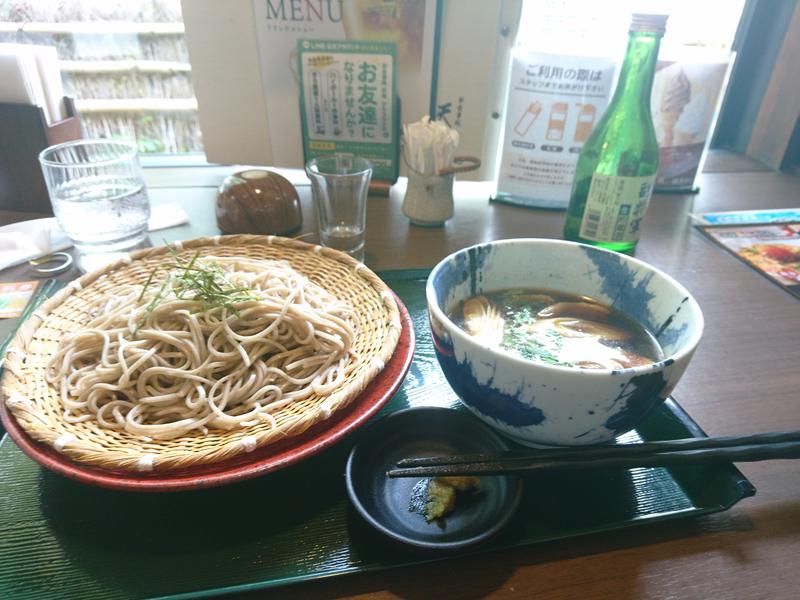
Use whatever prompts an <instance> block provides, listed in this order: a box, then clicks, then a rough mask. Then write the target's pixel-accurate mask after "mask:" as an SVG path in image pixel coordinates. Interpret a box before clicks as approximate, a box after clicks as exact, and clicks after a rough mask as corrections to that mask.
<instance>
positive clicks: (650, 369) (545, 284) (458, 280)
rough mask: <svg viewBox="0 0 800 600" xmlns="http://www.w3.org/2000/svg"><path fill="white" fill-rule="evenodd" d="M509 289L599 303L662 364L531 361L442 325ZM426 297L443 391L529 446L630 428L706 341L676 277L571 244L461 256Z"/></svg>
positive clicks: (434, 277) (507, 247)
mask: <svg viewBox="0 0 800 600" xmlns="http://www.w3.org/2000/svg"><path fill="white" fill-rule="evenodd" d="M515 287H532V288H548V289H552V290H559V291H564V292H570V293H573V294H580V295H586V296H591V297H593V298H596V299H598V300H601V301H602V302H605V303H607V304H609V305H611V306H612V307H614V308H616V309H619V310H621V311H623V312H624V313H626V314H627V315H628V316H630V317H633V318H634V319H636V320H638V321H639V322H640V323H641V324H642V325H644V326H645V327H647V328H648V329H649V330H650V331H651V332H652V333H653V334H654V335H655V337H656V339H657V340H658V342H659V344H660V345H661V348H662V349H663V351H664V356H665V358H664V360H661V361H659V362H656V363H652V364H648V365H643V366H639V367H634V368H630V369H622V370H616V371H612V370H605V369H602V370H601V369H597V370H595V369H579V368H575V367H564V366H554V365H547V364H540V363H534V362H532V361H529V360H525V359H523V358H519V357H517V356H514V355H512V354H510V353H508V352H505V351H503V350H500V349H497V348H489V347H487V346H486V345H484V344H482V343H481V342H479V341H478V340H476V339H475V338H473V337H471V336H470V335H469V334H467V333H466V332H465V331H463V330H462V329H460V328H459V327H458V326H456V325H455V323H453V322H452V321H451V320H450V319H449V318H448V317H447V312H448V311H449V310H451V309H452V308H454V307H455V306H456V305H457V304H458V303H459V302H461V301H462V300H465V299H467V298H469V297H470V296H472V295H475V294H480V293H483V292H484V291H493V290H500V289H507V288H515ZM426 295H427V301H428V315H429V318H430V325H431V332H432V334H433V341H434V346H435V348H436V355H437V357H438V359H439V364H441V366H442V370H443V371H444V373H445V376H446V377H447V380H448V381H449V382H450V385H451V386H452V387H453V389H454V390H455V392H456V393H457V394H458V395H459V397H460V398H461V400H462V402H463V403H464V404H465V405H466V406H467V408H469V409H470V410H471V411H472V412H473V413H474V414H475V415H477V416H478V417H480V418H481V419H483V420H484V421H485V422H486V423H488V424H489V425H491V426H492V427H494V428H495V429H497V430H498V431H500V432H501V433H503V434H505V435H507V436H508V437H511V438H513V439H514V440H516V441H518V442H521V443H523V444H528V445H560V446H577V445H585V444H597V443H602V442H607V441H610V440H612V439H614V438H615V437H616V436H618V435H619V434H621V433H624V432H626V431H629V430H631V429H634V428H635V427H636V426H638V425H639V424H641V423H642V422H643V421H644V420H645V418H646V417H647V416H648V414H649V413H650V411H651V410H653V408H655V407H656V406H657V405H658V404H659V403H660V402H662V401H663V400H664V399H665V398H666V397H667V396H668V395H669V394H670V392H671V391H672V389H673V388H674V387H675V385H676V384H677V383H678V380H679V379H680V378H681V375H683V372H684V370H685V369H686V366H687V365H688V363H689V360H690V359H691V357H692V354H693V353H694V350H695V348H696V347H697V343H698V342H699V341H700V336H701V335H702V333H703V315H702V313H701V311H700V307H699V306H698V304H697V302H696V301H695V300H694V298H692V296H691V295H690V294H689V292H687V291H686V289H685V288H684V287H683V286H682V285H680V284H679V283H678V282H676V281H675V280H674V279H672V278H671V277H669V276H668V275H666V274H664V273H662V272H661V271H659V270H658V269H655V268H653V267H651V266H649V265H647V264H646V263H643V262H642V261H640V260H636V259H635V258H631V257H629V256H625V255H622V254H618V253H616V252H610V251H607V250H602V249H599V248H594V247H592V246H586V245H583V244H576V243H573V242H564V241H558V240H544V239H518V240H501V241H496V242H490V243H487V244H481V245H478V246H472V247H471V248H465V249H464V250H461V251H459V252H456V253H455V254H451V255H450V256H448V257H447V258H445V259H444V260H443V261H442V262H440V263H439V264H438V265H436V267H435V268H434V270H433V271H432V272H431V274H430V277H429V278H428V283H427V288H426Z"/></svg>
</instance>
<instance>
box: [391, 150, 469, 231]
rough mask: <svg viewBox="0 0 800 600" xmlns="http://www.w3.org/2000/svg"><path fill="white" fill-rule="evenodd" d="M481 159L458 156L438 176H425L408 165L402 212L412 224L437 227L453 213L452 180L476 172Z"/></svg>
mask: <svg viewBox="0 0 800 600" xmlns="http://www.w3.org/2000/svg"><path fill="white" fill-rule="evenodd" d="M480 166H481V161H480V160H479V159H477V158H474V157H471V156H457V157H455V159H454V160H453V164H452V165H451V166H449V167H447V168H445V169H442V170H441V171H439V173H437V174H435V175H423V174H422V173H418V172H416V171H414V170H413V169H411V168H409V172H408V187H407V188H406V195H405V197H404V198H403V214H404V215H405V216H407V217H408V218H409V219H410V220H411V224H412V225H418V226H421V227H438V226H441V225H444V223H445V222H446V221H447V220H448V219H450V218H451V217H452V216H453V209H454V205H453V181H454V179H455V176H456V173H464V172H466V171H474V170H475V169H477V168H478V167H480Z"/></svg>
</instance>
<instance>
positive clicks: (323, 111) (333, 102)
mask: <svg viewBox="0 0 800 600" xmlns="http://www.w3.org/2000/svg"><path fill="white" fill-rule="evenodd" d="M297 56H298V62H299V69H298V72H299V76H300V81H301V84H302V85H301V87H300V113H301V120H302V126H303V152H304V154H305V160H306V161H309V160H311V159H312V158H315V157H317V156H321V155H324V154H332V153H334V152H349V153H352V154H356V155H358V156H362V157H364V158H366V159H367V160H369V161H370V162H371V163H372V165H373V178H374V179H381V180H387V181H391V182H394V181H396V180H397V172H398V166H399V164H398V156H399V153H398V141H399V140H398V117H399V114H398V107H397V74H396V64H397V58H396V56H397V54H396V47H395V44H394V43H392V42H371V41H365V42H360V41H319V40H299V41H298V43H297Z"/></svg>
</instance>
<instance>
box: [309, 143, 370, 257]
mask: <svg viewBox="0 0 800 600" xmlns="http://www.w3.org/2000/svg"><path fill="white" fill-rule="evenodd" d="M306 173H308V177H309V178H310V179H311V190H312V192H313V195H314V204H315V205H316V206H317V225H318V227H319V238H320V243H321V244H322V245H323V246H327V247H328V248H335V249H336V250H341V251H342V252H346V253H347V254H349V255H350V256H352V257H353V258H355V259H357V260H364V229H365V226H366V220H367V190H368V188H369V180H370V178H371V177H372V165H371V164H370V163H369V161H367V160H366V159H364V158H360V157H358V156H354V155H352V154H330V155H327V156H320V157H318V158H315V159H314V160H312V161H311V162H309V163H308V164H307V165H306Z"/></svg>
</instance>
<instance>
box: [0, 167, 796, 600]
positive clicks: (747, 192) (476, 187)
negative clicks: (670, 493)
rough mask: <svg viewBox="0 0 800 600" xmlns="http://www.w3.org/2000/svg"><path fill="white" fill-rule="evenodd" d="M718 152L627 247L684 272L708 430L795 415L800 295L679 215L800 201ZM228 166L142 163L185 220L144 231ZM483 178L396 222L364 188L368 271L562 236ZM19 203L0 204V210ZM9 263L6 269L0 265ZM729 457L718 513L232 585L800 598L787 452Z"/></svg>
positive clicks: (207, 223) (307, 593) (543, 215)
mask: <svg viewBox="0 0 800 600" xmlns="http://www.w3.org/2000/svg"><path fill="white" fill-rule="evenodd" d="M724 165H727V167H725V166H724ZM724 165H723V167H722V168H719V169H715V170H716V171H717V172H706V173H705V174H704V175H703V176H702V178H701V180H700V182H699V183H700V193H699V194H697V195H661V196H656V197H654V198H653V201H652V203H651V207H650V210H649V212H648V213H647V216H646V218H645V221H644V225H643V233H642V241H641V243H640V244H639V247H638V252H637V257H638V258H641V259H643V260H645V261H647V262H649V263H651V264H653V265H655V266H656V267H658V268H660V269H663V270H664V271H666V272H667V273H669V274H670V275H672V276H673V277H675V278H676V279H677V280H678V281H680V282H681V283H683V284H684V285H685V286H686V287H687V288H688V289H689V290H690V291H691V292H692V293H693V294H694V296H695V297H696V298H697V300H698V302H699V303H700V306H701V307H702V309H703V312H704V314H705V319H706V330H705V334H704V337H703V341H702V342H701V345H700V348H699V350H698V351H697V353H696V355H695V357H694V359H693V361H692V364H691V365H690V367H689V369H688V372H687V373H686V375H685V376H684V378H683V380H682V381H681V383H680V384H679V385H678V387H677V389H676V390H675V393H674V395H675V396H676V398H677V399H678V400H679V401H680V403H681V405H682V406H683V407H684V408H685V409H686V410H687V411H688V412H689V413H690V414H691V415H692V417H693V418H694V419H695V421H697V422H698V423H699V424H700V425H701V426H702V427H703V428H704V429H705V430H706V431H707V432H708V433H709V434H710V435H724V434H736V433H745V432H758V431H770V430H785V429H800V395H799V394H798V388H800V385H799V384H800V374H798V365H800V304H798V301H797V300H796V299H795V298H794V297H792V296H791V295H789V294H788V293H786V292H784V291H783V290H781V289H780V288H778V287H777V286H776V285H773V284H772V283H770V282H769V281H767V280H766V279H765V278H763V277H761V276H760V275H758V274H757V273H756V272H755V271H754V270H752V269H750V268H748V267H747V266H745V265H743V264H742V263H740V262H738V261H737V260H736V259H735V258H733V257H732V256H731V255H729V254H728V253H726V252H724V251H723V250H721V249H720V248H718V247H716V246H715V245H714V244H712V243H711V242H710V241H708V240H707V239H706V238H705V237H704V236H703V235H702V234H700V233H699V232H697V231H696V230H694V229H693V228H692V227H691V226H690V223H689V219H688V213H690V212H704V211H711V210H734V209H747V208H767V207H770V208H781V207H797V206H800V178H798V177H796V176H792V175H786V174H781V173H773V172H765V171H763V170H762V169H761V168H760V167H758V166H757V165H755V164H754V163H750V162H748V161H741V160H734V161H726V162H724ZM231 171H232V169H231V168H223V167H219V168H215V169H205V170H202V169H192V168H186V169H178V170H168V171H162V170H157V169H156V170H151V171H150V172H148V175H147V176H148V179H149V184H150V192H151V198H152V200H153V202H154V203H163V202H170V201H178V202H180V203H181V204H182V205H183V206H184V208H185V209H186V210H187V212H188V213H189V215H190V218H191V223H190V224H189V225H185V226H182V227H176V228H173V229H170V230H165V231H163V232H158V233H156V234H153V236H152V237H153V238H154V243H160V242H161V241H162V240H167V241H172V240H176V239H187V238H191V237H196V236H200V235H208V234H213V233H217V232H218V231H217V229H216V225H215V222H214V217H213V198H214V193H215V186H216V185H217V184H218V183H219V181H220V179H221V177H222V176H224V174H227V173H229V172H231ZM722 171H729V172H722ZM300 189H301V196H302V202H303V211H304V217H305V224H304V226H303V230H302V231H301V234H312V235H311V237H310V238H309V239H310V240H311V241H315V239H316V238H315V237H314V235H313V232H314V228H315V218H314V215H313V211H312V206H311V201H310V194H309V190H308V188H307V187H301V188H300ZM489 189H490V188H489V187H488V186H486V185H483V184H470V183H457V184H456V198H457V200H456V211H455V217H454V218H453V219H452V220H451V221H449V222H448V223H447V225H446V226H445V227H443V228H436V229H425V228H417V227H411V226H409V224H408V220H407V219H406V218H405V217H404V216H403V214H402V212H401V204H402V189H401V186H397V189H394V190H393V193H392V195H391V196H390V197H389V198H380V197H375V198H371V199H370V201H369V210H368V217H367V241H366V262H367V264H368V265H369V266H370V267H372V268H373V269H375V270H384V269H403V268H413V267H430V266H433V265H434V264H435V263H436V262H438V261H439V260H440V259H441V258H443V257H444V256H446V255H447V254H449V253H450V252H452V251H455V250H457V249H459V248H461V247H463V246H465V245H469V244H473V243H476V242H481V241H485V240H493V239H501V238H512V237H556V238H557V237H561V228H562V225H563V219H564V214H563V213H562V212H553V211H542V210H529V209H523V208H515V207H510V206H505V205H500V204H490V203H488V202H487V197H488V194H489ZM32 216H34V215H29V214H22V213H0V223H8V222H11V221H13V220H21V219H24V218H31V217H32ZM23 272H24V271H21V270H20V269H16V270H8V271H5V272H3V274H2V278H3V279H5V280H10V279H13V278H15V277H17V276H20V274H21V273H23ZM73 276H74V274H73ZM1 332H2V331H1V330H0V333H1ZM741 470H742V471H743V472H744V474H745V475H746V476H747V477H748V478H749V479H750V480H751V481H752V482H753V484H754V485H755V486H756V488H757V489H758V493H757V495H756V496H755V497H754V498H749V499H746V500H744V501H742V502H741V503H739V504H738V505H736V506H735V507H734V508H733V509H731V510H729V511H727V512H724V513H719V514H716V515H712V516H708V517H702V518H696V519H691V520H683V521H672V522H669V523H664V524H656V525H648V526H646V527H641V528H633V529H628V530H626V531H623V532H618V533H606V534H598V535H593V536H589V537H584V538H580V539H571V540H567V541H563V542H555V543H548V544H542V545H538V546H532V547H527V548H522V549H517V550H510V551H504V552H495V553H492V554H484V555H481V556H476V557H468V558H455V559H451V560H449V561H445V562H440V563H437V564H435V565H430V566H420V567H412V568H404V569H397V570H393V571H384V572H380V573H375V574H366V575H353V576H347V577H340V578H336V579H331V580H325V581H318V582H314V583H308V584H301V585H297V586H294V587H287V588H280V589H277V590H273V591H264V592H253V593H250V594H241V595H238V596H236V597H238V598H276V599H277V598H280V599H282V600H293V599H298V600H299V599H306V598H376V599H377V598H412V599H423V598H447V599H451V598H467V599H472V598H484V597H486V598H498V599H511V598H520V599H522V598H526V599H527V598H534V597H536V598H580V599H582V600H590V599H593V598H598V599H600V598H603V599H605V598H615V599H626V598H647V599H661V598H663V599H672V598H704V599H705V598H708V599H711V598H713V599H725V598H743V599H744V598H747V599H750V598H771V599H780V598H787V599H789V598H797V597H800V461H772V462H763V463H750V464H743V465H741ZM589 501H591V499H590V498H587V502H589Z"/></svg>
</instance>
